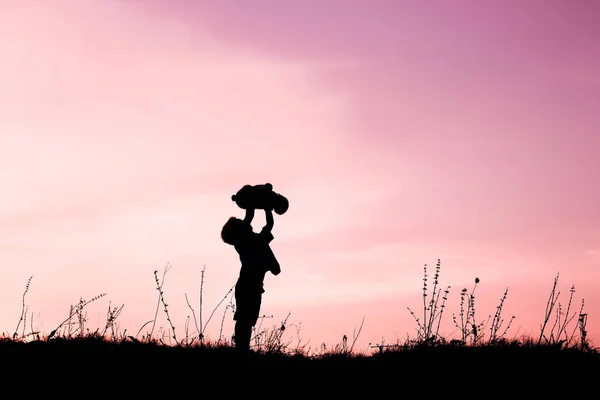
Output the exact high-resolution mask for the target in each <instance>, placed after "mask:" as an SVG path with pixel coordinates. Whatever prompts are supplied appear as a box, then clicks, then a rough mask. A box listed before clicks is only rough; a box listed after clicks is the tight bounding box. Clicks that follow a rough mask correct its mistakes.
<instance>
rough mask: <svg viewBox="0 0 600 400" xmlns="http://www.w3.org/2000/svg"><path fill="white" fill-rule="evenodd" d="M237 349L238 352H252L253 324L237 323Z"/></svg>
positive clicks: (238, 321) (244, 321)
mask: <svg viewBox="0 0 600 400" xmlns="http://www.w3.org/2000/svg"><path fill="white" fill-rule="evenodd" d="M234 334H235V348H236V350H242V351H247V350H250V337H251V336H252V324H251V322H249V321H246V320H243V319H242V320H237V321H236V322H235V333H234Z"/></svg>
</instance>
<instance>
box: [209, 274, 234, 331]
mask: <svg viewBox="0 0 600 400" xmlns="http://www.w3.org/2000/svg"><path fill="white" fill-rule="evenodd" d="M234 288H235V285H234V286H232V287H231V289H229V291H228V292H227V294H226V295H225V297H223V298H222V299H221V301H220V302H219V304H217V306H216V307H215V308H214V309H213V310H212V313H210V316H209V317H208V319H207V320H206V325H204V326H203V327H202V330H201V331H200V335H201V336H202V337H204V331H205V330H206V326H208V323H209V322H210V320H211V319H212V317H213V315H215V311H217V308H219V306H220V305H221V304H223V302H224V301H225V300H226V299H227V297H228V296H229V294H230V293H231V292H233V289H234Z"/></svg>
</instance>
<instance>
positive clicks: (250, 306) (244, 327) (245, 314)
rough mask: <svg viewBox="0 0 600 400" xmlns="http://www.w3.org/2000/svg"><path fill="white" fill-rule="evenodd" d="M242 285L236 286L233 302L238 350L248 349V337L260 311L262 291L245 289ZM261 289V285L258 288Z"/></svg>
mask: <svg viewBox="0 0 600 400" xmlns="http://www.w3.org/2000/svg"><path fill="white" fill-rule="evenodd" d="M245 289H246V288H243V287H236V291H235V302H236V310H235V314H234V316H233V319H234V320H235V321H236V322H235V328H234V329H235V331H234V335H235V347H236V349H240V350H248V349H250V339H251V336H252V327H253V326H254V325H256V321H257V320H258V315H259V312H260V303H261V300H262V293H261V292H260V291H258V290H257V289H256V288H251V289H252V290H245ZM260 289H261V291H262V287H261V288H260Z"/></svg>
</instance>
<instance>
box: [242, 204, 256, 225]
mask: <svg viewBox="0 0 600 400" xmlns="http://www.w3.org/2000/svg"><path fill="white" fill-rule="evenodd" d="M253 218H254V208H246V216H245V217H244V222H245V223H247V224H250V223H251V222H252V219H253Z"/></svg>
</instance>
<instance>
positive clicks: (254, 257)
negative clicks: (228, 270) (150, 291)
mask: <svg viewBox="0 0 600 400" xmlns="http://www.w3.org/2000/svg"><path fill="white" fill-rule="evenodd" d="M231 200H233V201H234V202H235V203H236V204H237V205H238V207H240V208H242V209H245V210H246V215H245V217H244V219H239V218H237V217H230V218H229V219H228V220H227V222H226V223H225V225H224V226H223V228H222V230H221V239H222V240H223V242H225V243H227V244H229V245H231V246H233V247H234V249H235V250H236V251H237V253H238V255H239V258H240V262H241V268H240V273H239V277H238V280H237V282H236V284H235V303H236V310H235V313H234V315H233V319H234V321H235V328H234V342H235V348H236V349H237V350H242V351H248V350H250V339H251V335H252V328H253V327H254V326H255V325H256V322H257V321H258V318H259V314H260V307H261V302H262V294H263V293H264V292H265V290H264V284H263V282H264V278H265V275H266V273H267V272H271V273H272V274H273V275H279V274H280V273H281V267H280V265H279V262H278V261H277V258H276V257H275V255H274V254H273V251H272V250H271V246H270V243H271V241H272V240H273V239H274V236H273V233H272V230H273V225H274V219H273V211H275V212H276V213H277V214H279V215H281V214H284V213H285V212H286V211H287V209H288V207H289V203H288V200H287V198H285V197H284V196H282V195H281V194H279V193H276V192H274V191H273V185H271V184H270V183H266V184H261V185H244V186H243V187H242V188H241V189H240V190H239V191H238V192H237V193H236V194H234V195H233V196H231ZM257 209H262V210H264V212H265V221H266V223H265V226H264V227H263V228H262V229H261V230H260V232H258V233H257V232H254V231H253V229H252V219H253V218H254V212H255V210H257Z"/></svg>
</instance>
